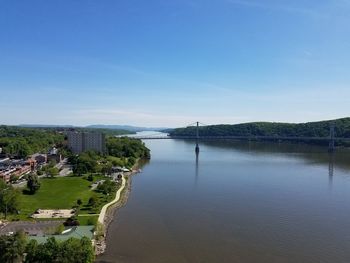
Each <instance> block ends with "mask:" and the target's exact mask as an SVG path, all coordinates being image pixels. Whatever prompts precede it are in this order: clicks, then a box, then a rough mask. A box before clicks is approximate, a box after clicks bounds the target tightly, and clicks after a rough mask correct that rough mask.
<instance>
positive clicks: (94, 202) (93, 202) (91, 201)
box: [88, 196, 97, 208]
mask: <svg viewBox="0 0 350 263" xmlns="http://www.w3.org/2000/svg"><path fill="white" fill-rule="evenodd" d="M88 205H89V206H91V207H93V208H95V207H96V206H97V197H96V196H91V197H90V198H89V202H88Z"/></svg>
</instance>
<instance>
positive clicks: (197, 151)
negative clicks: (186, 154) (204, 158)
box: [195, 121, 199, 155]
mask: <svg viewBox="0 0 350 263" xmlns="http://www.w3.org/2000/svg"><path fill="white" fill-rule="evenodd" d="M198 142H199V122H198V121H197V127H196V148H195V151H196V154H197V155H198V154H199V143H198Z"/></svg>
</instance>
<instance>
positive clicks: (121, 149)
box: [106, 137, 150, 159]
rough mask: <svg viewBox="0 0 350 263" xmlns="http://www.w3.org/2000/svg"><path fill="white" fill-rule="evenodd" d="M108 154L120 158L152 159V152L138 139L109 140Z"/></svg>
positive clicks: (110, 138) (113, 138)
mask: <svg viewBox="0 0 350 263" xmlns="http://www.w3.org/2000/svg"><path fill="white" fill-rule="evenodd" d="M106 144H107V151H108V154H109V155H111V156H114V157H118V158H122V157H124V158H134V159H137V158H150V151H149V149H148V148H147V147H146V146H145V144H144V143H143V142H142V141H141V140H138V139H133V138H129V137H121V138H116V137H109V138H107V143H106Z"/></svg>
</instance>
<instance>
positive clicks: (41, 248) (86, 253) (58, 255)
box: [25, 237, 95, 263]
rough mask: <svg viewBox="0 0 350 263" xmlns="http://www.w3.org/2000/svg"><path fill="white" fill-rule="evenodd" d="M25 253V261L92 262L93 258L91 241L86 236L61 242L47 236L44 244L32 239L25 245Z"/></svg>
mask: <svg viewBox="0 0 350 263" xmlns="http://www.w3.org/2000/svg"><path fill="white" fill-rule="evenodd" d="M26 253H27V256H26V260H25V262H26V263H53V262H60V263H92V262H94V259H95V256H94V251H93V247H92V245H91V241H90V240H89V239H88V238H86V237H83V238H82V239H76V238H70V239H68V240H66V241H63V242H57V241H56V240H55V238H49V239H48V240H47V242H46V243H44V244H38V243H37V242H36V241H33V240H32V241H30V242H29V243H28V244H27V246H26Z"/></svg>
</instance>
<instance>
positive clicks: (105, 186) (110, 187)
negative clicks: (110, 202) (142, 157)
mask: <svg viewBox="0 0 350 263" xmlns="http://www.w3.org/2000/svg"><path fill="white" fill-rule="evenodd" d="M116 190H117V187H116V184H115V182H112V181H111V180H109V179H107V180H105V181H104V182H103V183H100V184H99V185H98V186H97V188H96V191H97V192H100V193H103V194H105V195H110V194H112V193H114V192H115V191H116Z"/></svg>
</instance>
